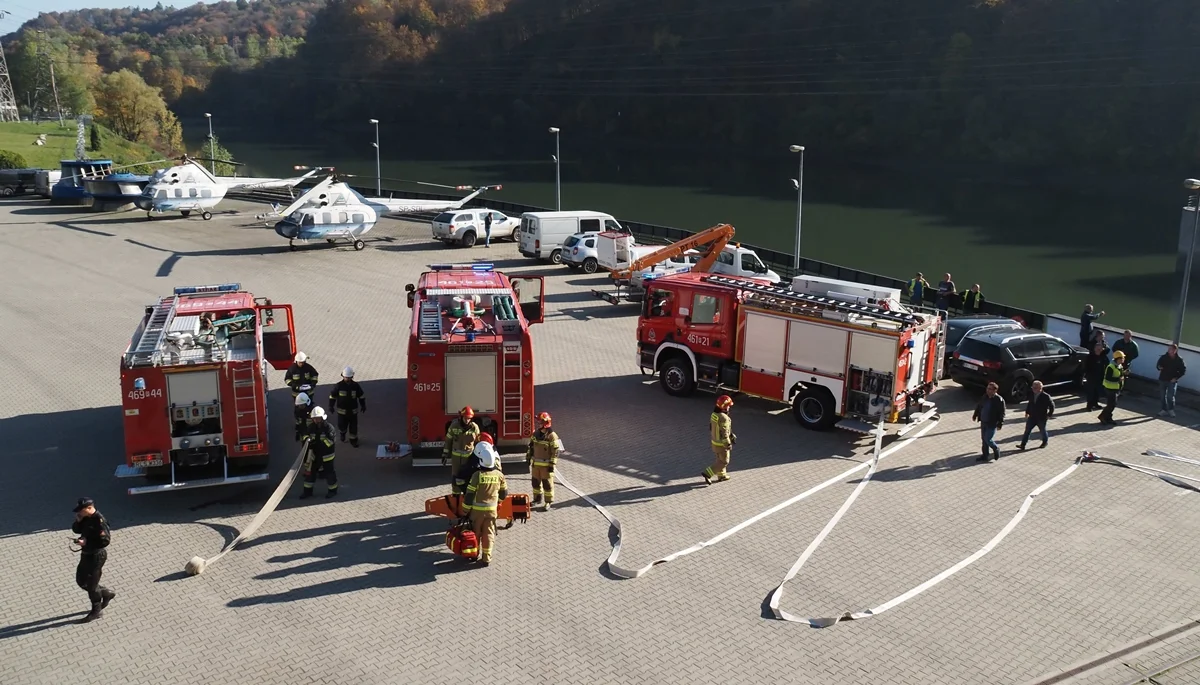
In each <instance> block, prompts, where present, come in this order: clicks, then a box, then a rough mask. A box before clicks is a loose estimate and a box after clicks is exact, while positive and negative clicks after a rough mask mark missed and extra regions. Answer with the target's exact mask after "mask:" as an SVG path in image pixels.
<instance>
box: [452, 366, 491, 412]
mask: <svg viewBox="0 0 1200 685" xmlns="http://www.w3.org/2000/svg"><path fill="white" fill-rule="evenodd" d="M445 399H446V414H450V415H452V414H457V413H458V410H459V409H462V408H463V407H465V406H470V407H471V408H473V409H474V410H475V415H476V416H478V415H480V414H494V413H496V410H497V407H496V353H494V352H489V353H486V354H447V355H446V394H445Z"/></svg>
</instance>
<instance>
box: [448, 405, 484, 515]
mask: <svg viewBox="0 0 1200 685" xmlns="http://www.w3.org/2000/svg"><path fill="white" fill-rule="evenodd" d="M474 418H475V410H474V409H472V408H470V407H463V408H462V410H460V411H459V412H458V418H457V419H454V420H453V421H451V422H450V427H449V428H447V429H446V441H445V442H444V443H443V444H442V466H445V465H446V462H447V460H449V462H450V492H452V493H454V494H456V495H461V494H462V488H460V487H459V485H458V483H456V482H455V478H454V477H455V476H456V475H457V474H458V471H459V469H461V468H462V467H463V464H465V463H466V462H467V460H468V459H469V458H470V457H471V452H472V450H474V449H475V443H476V442H477V441H478V440H479V432H480V431H479V424H477V423H475V421H474V420H473V419H474Z"/></svg>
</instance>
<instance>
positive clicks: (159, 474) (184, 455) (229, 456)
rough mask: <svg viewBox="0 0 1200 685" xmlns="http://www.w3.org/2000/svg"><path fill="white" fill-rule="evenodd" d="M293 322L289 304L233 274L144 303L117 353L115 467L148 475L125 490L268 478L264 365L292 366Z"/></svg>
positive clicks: (129, 474)
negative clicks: (121, 456) (118, 461)
mask: <svg viewBox="0 0 1200 685" xmlns="http://www.w3.org/2000/svg"><path fill="white" fill-rule="evenodd" d="M293 331H294V325H293V321H292V307H291V305H287V304H273V303H272V302H271V301H270V300H268V299H265V298H256V297H254V295H252V294H250V293H249V292H246V291H245V290H242V287H241V285H240V284H237V283H228V284H225V285H203V286H186V287H180V288H175V291H174V293H173V294H172V295H170V296H168V297H163V298H161V299H160V300H159V301H158V302H157V303H155V304H152V305H147V306H146V312H145V315H144V316H143V317H142V322H141V325H139V326H138V328H137V331H135V332H134V334H133V338H132V339H131V340H130V342H129V347H128V348H127V349H126V350H125V354H124V355H123V356H122V357H121V398H122V399H121V405H122V407H123V408H124V410H125V418H124V422H125V461H126V463H125V464H123V465H121V466H119V467H117V471H116V474H115V475H116V476H117V477H118V478H136V477H145V478H147V479H148V480H150V481H151V482H152V484H150V485H145V486H140V487H132V488H129V494H131V495H139V494H143V493H148V492H161V491H164V490H182V489H187V488H200V487H207V486H212V485H225V484H229V483H245V482H250V481H260V480H266V479H267V478H268V474H267V468H268V455H269V452H270V443H269V441H268V436H267V433H268V427H267V403H266V398H267V365H268V364H270V365H271V366H272V367H274V368H276V369H279V370H285V369H287V368H288V366H290V365H291V363H292V357H293V355H295V353H296V339H295V336H294V335H293ZM155 481H157V482H155Z"/></svg>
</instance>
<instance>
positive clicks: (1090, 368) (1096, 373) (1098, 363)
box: [1083, 342, 1108, 411]
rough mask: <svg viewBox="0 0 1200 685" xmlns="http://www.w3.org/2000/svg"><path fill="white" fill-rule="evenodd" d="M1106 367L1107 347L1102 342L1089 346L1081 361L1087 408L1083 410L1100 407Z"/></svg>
mask: <svg viewBox="0 0 1200 685" xmlns="http://www.w3.org/2000/svg"><path fill="white" fill-rule="evenodd" d="M1107 367H1108V347H1106V346H1105V345H1104V343H1103V342H1097V343H1094V344H1093V345H1091V346H1089V348H1088V356H1087V359H1085V360H1084V361H1083V380H1084V383H1085V384H1086V385H1087V408H1086V409H1085V410H1084V411H1093V410H1096V409H1099V408H1100V397H1101V396H1102V394H1103V390H1104V369H1105V368H1107Z"/></svg>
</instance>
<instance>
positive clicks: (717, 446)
mask: <svg viewBox="0 0 1200 685" xmlns="http://www.w3.org/2000/svg"><path fill="white" fill-rule="evenodd" d="M732 406H733V398H732V397H730V396H729V395H721V396H720V397H718V398H717V404H716V406H715V407H713V413H712V416H710V417H709V418H708V424H709V439H710V440H711V442H712V450H713V455H714V456H715V457H716V458H715V460H714V461H713V465H712V466H710V467H708V468H706V469H704V472H703V473H701V474H700V475H701V477H703V478H704V482H705V484H707V485H711V484H712V482H713V480H714V479H715V480H716V481H717V482H718V483H720V482H722V481H726V480H729V474H728V473H726V472H725V469H727V468H729V453H730V451H732V449H733V445H734V443H736V442H737V435H735V434H734V433H733V421H732V420H731V419H730V418H729V408H730V407H732Z"/></svg>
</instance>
